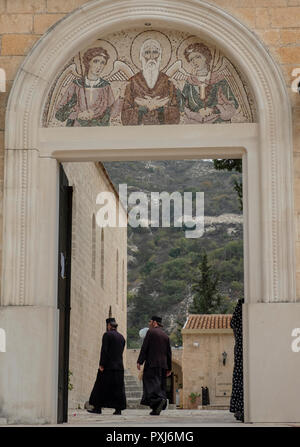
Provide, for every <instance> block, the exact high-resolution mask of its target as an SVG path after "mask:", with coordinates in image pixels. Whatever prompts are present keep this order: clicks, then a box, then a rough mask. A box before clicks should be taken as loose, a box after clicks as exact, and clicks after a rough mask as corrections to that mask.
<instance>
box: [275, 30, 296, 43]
mask: <svg viewBox="0 0 300 447" xmlns="http://www.w3.org/2000/svg"><path fill="white" fill-rule="evenodd" d="M280 38H281V43H282V44H283V45H288V44H291V45H299V44H300V29H282V30H281V31H280Z"/></svg>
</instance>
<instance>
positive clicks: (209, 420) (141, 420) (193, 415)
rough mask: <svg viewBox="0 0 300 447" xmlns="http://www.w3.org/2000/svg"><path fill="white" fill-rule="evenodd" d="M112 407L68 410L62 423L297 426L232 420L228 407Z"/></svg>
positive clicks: (85, 424)
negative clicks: (152, 411)
mask: <svg viewBox="0 0 300 447" xmlns="http://www.w3.org/2000/svg"><path fill="white" fill-rule="evenodd" d="M113 411H114V410H113V409H104V410H103V411H102V414H101V415H100V414H91V413H88V412H87V411H86V410H72V411H70V412H69V420H68V423H67V424H63V425H65V426H74V425H76V426H102V427H147V426H150V427H184V426H187V427H205V426H206V427H209V426H215V427H216V426H219V427H224V426H226V427H228V426H234V427H247V426H248V427H249V426H251V427H253V426H299V427H300V423H299V424H294V423H286V424H278V423H276V424H244V423H242V422H239V421H236V419H235V418H234V415H233V414H232V413H230V412H229V411H228V410H180V409H176V410H165V411H162V413H161V414H160V416H150V415H149V410H147V409H145V410H144V409H143V410H142V409H141V410H140V409H137V410H133V409H132V410H131V409H128V410H125V411H123V412H122V415H121V416H114V415H113V414H112V413H113Z"/></svg>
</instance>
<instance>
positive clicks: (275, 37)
mask: <svg viewBox="0 0 300 447" xmlns="http://www.w3.org/2000/svg"><path fill="white" fill-rule="evenodd" d="M255 32H256V34H257V35H258V36H259V37H260V39H261V40H262V41H263V42H264V43H265V44H266V45H267V46H269V45H273V46H276V45H278V44H279V42H280V32H279V30H275V29H270V30H260V29H258V30H256V31H255Z"/></svg>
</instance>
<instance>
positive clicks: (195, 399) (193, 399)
mask: <svg viewBox="0 0 300 447" xmlns="http://www.w3.org/2000/svg"><path fill="white" fill-rule="evenodd" d="M200 397H201V395H200V394H199V393H191V394H190V395H189V399H190V408H191V409H197V408H198V405H200Z"/></svg>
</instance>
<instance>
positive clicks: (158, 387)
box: [137, 316, 172, 416]
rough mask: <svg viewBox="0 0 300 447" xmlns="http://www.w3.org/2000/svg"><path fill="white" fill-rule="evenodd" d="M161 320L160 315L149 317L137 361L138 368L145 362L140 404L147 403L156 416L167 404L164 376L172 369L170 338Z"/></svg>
mask: <svg viewBox="0 0 300 447" xmlns="http://www.w3.org/2000/svg"><path fill="white" fill-rule="evenodd" d="M161 321H162V319H161V317H157V316H153V317H151V320H150V322H149V330H148V332H147V334H146V337H145V339H144V342H143V345H142V347H141V351H140V355H139V358H138V361H137V368H138V369H139V370H140V369H141V365H142V364H143V363H144V362H145V366H144V371H143V397H142V400H141V404H142V405H148V406H149V407H150V408H151V409H152V411H151V413H150V414H151V415H156V416H158V415H159V414H160V412H161V410H164V409H165V408H166V406H167V394H166V377H167V376H170V375H171V369H172V351H171V346H170V339H169V337H168V336H167V334H166V333H165V332H164V331H163V330H162V325H161Z"/></svg>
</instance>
